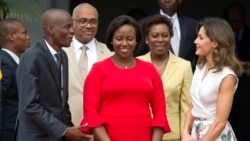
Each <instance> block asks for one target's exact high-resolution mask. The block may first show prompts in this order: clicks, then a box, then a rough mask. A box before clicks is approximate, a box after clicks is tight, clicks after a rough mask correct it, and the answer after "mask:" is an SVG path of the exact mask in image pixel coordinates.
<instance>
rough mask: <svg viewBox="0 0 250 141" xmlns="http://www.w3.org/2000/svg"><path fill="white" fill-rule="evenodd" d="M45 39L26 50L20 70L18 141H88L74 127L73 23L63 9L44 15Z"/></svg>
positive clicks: (52, 10)
mask: <svg viewBox="0 0 250 141" xmlns="http://www.w3.org/2000/svg"><path fill="white" fill-rule="evenodd" d="M41 25H42V28H43V35H44V38H43V39H41V40H40V41H38V42H37V43H36V44H35V45H34V46H32V47H31V48H29V49H27V51H25V53H24V54H23V55H22V57H21V59H20V64H19V66H18V68H17V72H16V75H17V86H18V94H19V98H20V99H19V113H18V121H17V134H16V140H17V141H67V140H72V141H87V140H89V139H90V137H89V135H85V134H83V133H81V131H80V128H81V127H73V123H72V122H71V113H70V111H69V105H68V103H67V101H68V87H67V86H68V58H67V55H66V53H65V52H64V51H63V50H62V49H61V48H62V47H66V46H70V43H71V41H72V37H73V21H72V18H71V16H70V15H69V13H68V12H67V11H65V10H62V9H49V10H47V11H45V13H44V14H43V16H42V21H41Z"/></svg>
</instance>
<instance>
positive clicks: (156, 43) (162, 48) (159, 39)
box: [146, 23, 171, 56]
mask: <svg viewBox="0 0 250 141" xmlns="http://www.w3.org/2000/svg"><path fill="white" fill-rule="evenodd" d="M170 39H171V35H170V32H169V28H168V26H167V25H166V24H163V23H160V24H154V25H152V26H151V27H150V29H149V33H148V35H147V36H146V41H148V46H149V48H150V51H151V54H152V55H155V56H164V55H165V54H166V53H167V52H168V49H169V46H170Z"/></svg>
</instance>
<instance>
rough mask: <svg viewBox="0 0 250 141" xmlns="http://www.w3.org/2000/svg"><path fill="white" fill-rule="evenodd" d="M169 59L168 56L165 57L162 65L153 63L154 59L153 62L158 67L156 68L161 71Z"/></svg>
mask: <svg viewBox="0 0 250 141" xmlns="http://www.w3.org/2000/svg"><path fill="white" fill-rule="evenodd" d="M167 60H168V56H167V57H166V58H165V60H164V61H163V62H162V63H161V64H160V66H159V67H158V66H157V65H156V64H155V63H153V60H152V63H153V64H154V66H155V67H156V69H157V70H158V72H160V71H161V69H162V67H163V66H164V64H165V63H166V62H167Z"/></svg>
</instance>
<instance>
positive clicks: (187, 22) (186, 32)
mask: <svg viewBox="0 0 250 141" xmlns="http://www.w3.org/2000/svg"><path fill="white" fill-rule="evenodd" d="M158 14H160V13H158ZM177 17H178V20H179V24H180V32H181V40H180V49H179V57H181V58H184V59H186V60H189V61H190V62H191V65H192V69H193V71H194V69H195V66H196V60H197V56H196V55H195V51H196V46H195V44H194V40H195V39H196V37H197V34H196V25H197V21H195V20H193V19H191V18H189V17H186V16H183V15H179V14H177ZM147 18H148V17H146V18H143V19H141V20H140V21H139V25H140V27H141V28H142V26H143V24H144V22H145V20H146V19H147ZM170 50H171V52H173V49H172V48H171V47H170ZM148 51H149V48H148V47H147V45H146V44H145V43H143V45H142V47H141V48H139V50H138V52H137V53H135V56H140V55H143V54H146V53H147V52H148Z"/></svg>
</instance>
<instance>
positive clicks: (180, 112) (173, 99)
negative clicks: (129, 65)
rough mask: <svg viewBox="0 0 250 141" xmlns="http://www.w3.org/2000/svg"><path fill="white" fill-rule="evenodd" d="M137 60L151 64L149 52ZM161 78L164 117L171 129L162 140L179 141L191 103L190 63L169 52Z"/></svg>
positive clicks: (191, 74) (191, 76)
mask: <svg viewBox="0 0 250 141" xmlns="http://www.w3.org/2000/svg"><path fill="white" fill-rule="evenodd" d="M138 58H139V59H142V60H144V61H148V62H151V63H152V61H151V57H150V52H149V53H147V54H145V55H143V56H139V57H138ZM161 78H162V82H163V87H164V92H165V99H166V108H167V110H166V111H167V113H166V115H167V119H168V122H169V124H170V128H171V132H170V133H166V134H164V136H163V140H180V138H181V131H182V129H183V125H184V120H185V114H186V112H187V110H188V107H189V105H190V103H191V99H190V94H189V88H190V85H191V81H192V78H193V72H192V68H191V63H190V62H189V61H187V60H184V59H182V58H180V57H177V56H174V55H173V54H172V53H171V52H170V51H169V59H168V63H167V67H166V69H165V71H164V72H163V74H162V76H161Z"/></svg>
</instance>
